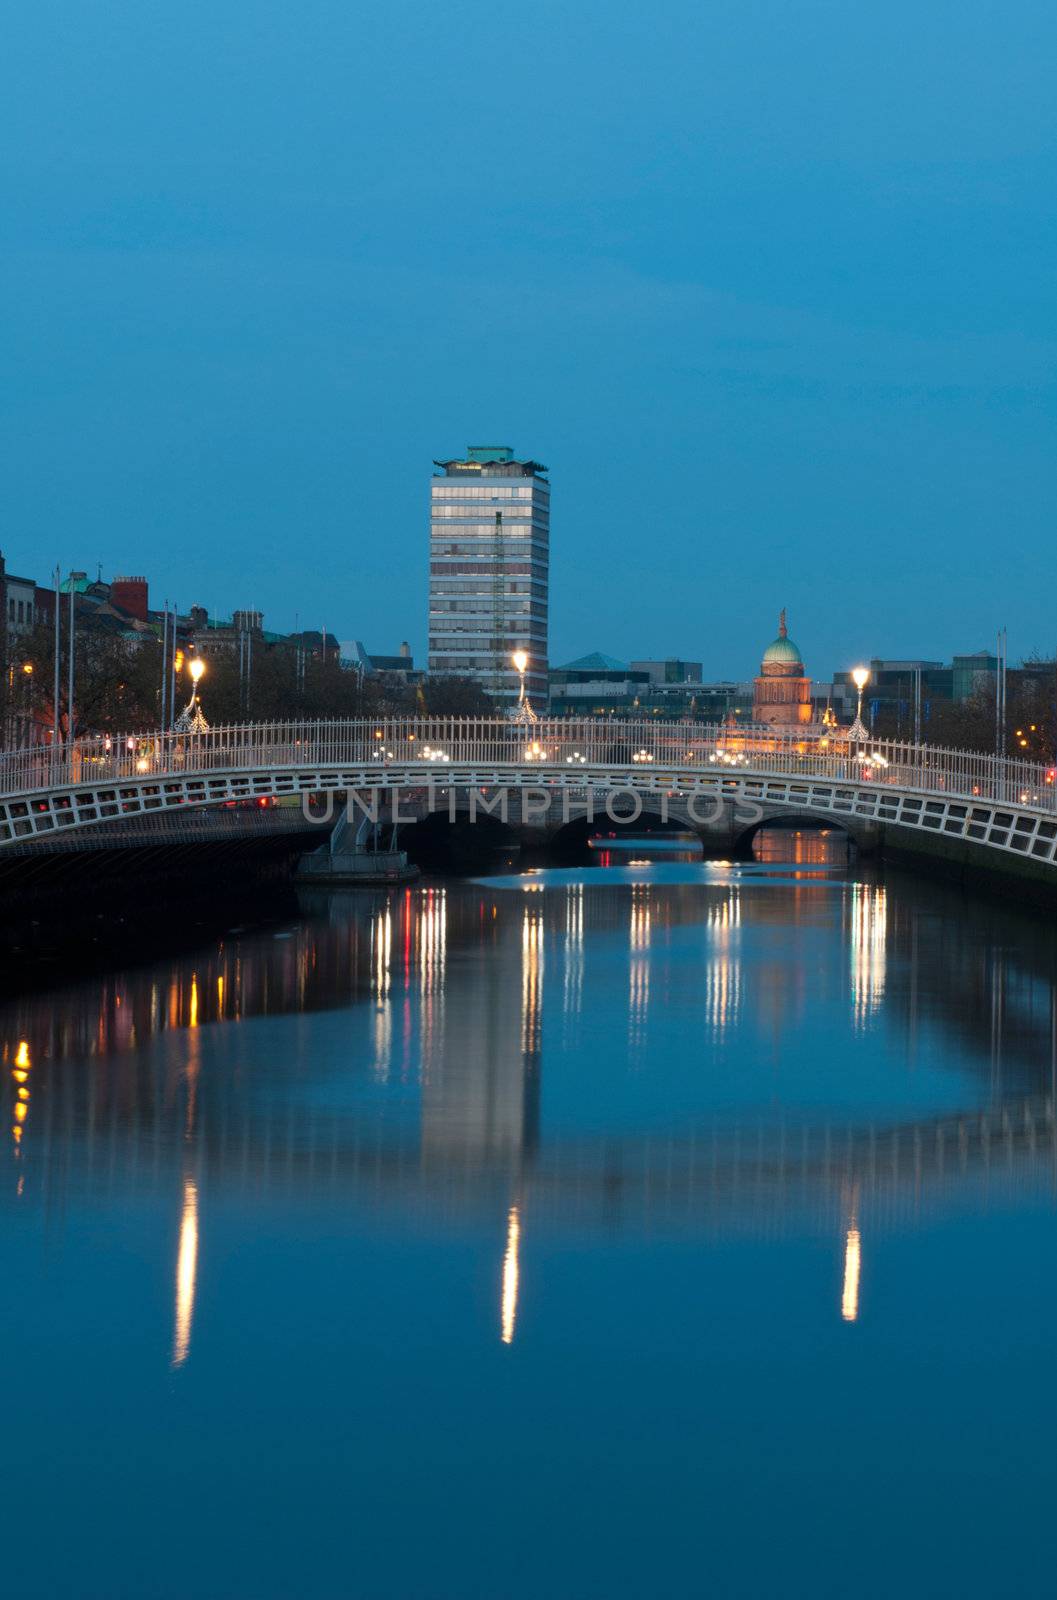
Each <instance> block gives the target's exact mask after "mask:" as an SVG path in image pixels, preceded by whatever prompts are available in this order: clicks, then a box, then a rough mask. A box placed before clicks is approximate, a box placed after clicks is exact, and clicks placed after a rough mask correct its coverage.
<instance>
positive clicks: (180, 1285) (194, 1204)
mask: <svg viewBox="0 0 1057 1600" xmlns="http://www.w3.org/2000/svg"><path fill="white" fill-rule="evenodd" d="M197 1272H198V1185H197V1184H196V1183H195V1182H194V1181H193V1180H192V1179H191V1178H188V1179H186V1181H185V1183H184V1196H183V1215H182V1216H181V1218H180V1246H179V1250H178V1252H177V1257H176V1315H175V1329H174V1333H173V1353H172V1364H173V1366H174V1367H182V1366H183V1364H184V1362H185V1361H186V1360H187V1355H188V1351H189V1350H190V1348H191V1324H192V1322H193V1321H194V1313H195V1278H196V1276H197Z"/></svg>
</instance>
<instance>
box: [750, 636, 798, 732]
mask: <svg viewBox="0 0 1057 1600" xmlns="http://www.w3.org/2000/svg"><path fill="white" fill-rule="evenodd" d="M752 716H753V721H754V722H767V723H770V724H771V725H772V726H773V727H776V728H796V727H801V726H804V725H806V724H807V723H809V722H810V721H811V720H812V712H811V679H810V678H809V677H807V675H806V674H805V672H804V661H803V657H802V656H801V654H800V651H799V650H798V648H797V646H796V645H795V644H794V643H793V641H792V639H790V637H789V633H788V630H787V629H786V625H785V608H784V607H783V609H782V612H781V615H780V616H779V619H778V637H777V639H775V640H774V641H773V642H772V643H771V644H769V645H768V646H767V649H766V650H765V651H764V655H763V661H762V662H761V664H760V675H759V677H758V678H757V679H756V680H755V683H754V685H753V697H752Z"/></svg>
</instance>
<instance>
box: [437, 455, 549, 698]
mask: <svg viewBox="0 0 1057 1600" xmlns="http://www.w3.org/2000/svg"><path fill="white" fill-rule="evenodd" d="M435 465H436V466H438V467H439V468H440V469H441V472H440V473H438V474H437V475H436V476H434V478H433V484H432V491H431V505H430V551H429V557H430V559H429V574H430V576H429V670H430V672H433V673H438V674H439V673H444V674H450V675H453V676H458V677H464V678H473V679H476V681H477V682H478V683H479V684H480V685H481V687H482V688H483V689H485V690H487V691H488V693H489V694H491V695H492V696H493V697H494V698H495V699H496V700H498V701H500V702H501V703H503V704H506V705H513V704H515V703H516V701H517V699H518V693H519V689H520V683H519V679H518V674H517V672H516V671H515V669H514V666H513V663H512V661H511V656H512V655H513V653H514V651H515V650H524V651H525V653H526V654H527V656H528V658H529V659H528V669H527V671H526V673H525V690H526V693H527V695H528V698H529V700H530V701H532V702H533V703H534V704H535V705H538V706H545V705H546V704H547V598H548V585H549V571H550V484H549V483H548V482H547V479H546V478H545V477H544V473H545V472H546V470H547V469H546V467H543V466H541V465H540V463H539V462H538V461H515V460H514V452H513V450H511V449H510V448H509V446H507V445H470V446H469V448H468V449H467V452H466V458H465V460H457V461H438V462H436V463H435Z"/></svg>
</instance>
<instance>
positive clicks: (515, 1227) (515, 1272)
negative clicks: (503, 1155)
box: [502, 1206, 521, 1344]
mask: <svg viewBox="0 0 1057 1600" xmlns="http://www.w3.org/2000/svg"><path fill="white" fill-rule="evenodd" d="M520 1241H521V1218H520V1216H519V1214H518V1208H517V1206H511V1207H510V1214H509V1216H508V1217H507V1226H506V1254H505V1256H504V1257H503V1332H502V1339H503V1343H504V1344H513V1342H514V1325H515V1323H516V1321H517V1287H518V1277H519V1275H520V1274H519V1269H518V1245H519V1243H520Z"/></svg>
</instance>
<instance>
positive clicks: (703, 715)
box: [550, 650, 752, 722]
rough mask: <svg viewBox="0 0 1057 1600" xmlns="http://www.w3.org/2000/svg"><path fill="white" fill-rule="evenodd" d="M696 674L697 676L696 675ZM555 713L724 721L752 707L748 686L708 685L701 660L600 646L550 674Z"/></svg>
mask: <svg viewBox="0 0 1057 1600" xmlns="http://www.w3.org/2000/svg"><path fill="white" fill-rule="evenodd" d="M695 673H696V676H695ZM550 708H551V715H552V716H556V717H564V716H570V717H575V716H580V717H594V716H603V717H606V716H626V717H657V718H658V719H664V720H666V721H679V720H682V719H683V718H690V719H692V720H694V721H697V722H724V721H726V720H727V718H728V717H734V716H744V718H745V720H746V721H747V720H748V717H749V713H750V712H751V710H752V695H751V691H750V689H749V687H748V685H746V684H740V683H730V682H722V683H702V681H701V666H700V663H699V662H694V661H689V662H687V661H679V660H676V659H675V658H672V659H671V660H669V661H633V662H631V663H630V665H629V664H628V663H627V662H626V661H619V660H618V659H617V658H616V656H607V655H603V653H602V652H601V651H599V650H596V651H593V652H592V653H591V654H590V655H586V656H579V657H578V658H577V659H576V660H575V661H567V662H566V663H565V665H564V666H561V667H553V668H552V669H551V672H550Z"/></svg>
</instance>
